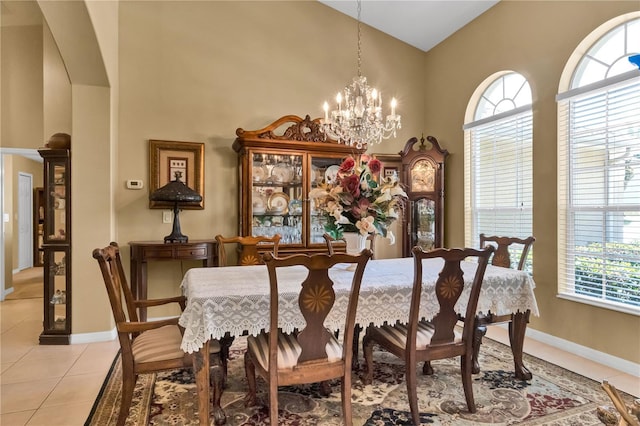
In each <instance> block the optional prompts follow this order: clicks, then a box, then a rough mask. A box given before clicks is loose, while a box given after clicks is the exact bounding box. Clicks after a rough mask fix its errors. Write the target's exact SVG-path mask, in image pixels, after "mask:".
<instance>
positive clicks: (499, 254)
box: [480, 234, 536, 271]
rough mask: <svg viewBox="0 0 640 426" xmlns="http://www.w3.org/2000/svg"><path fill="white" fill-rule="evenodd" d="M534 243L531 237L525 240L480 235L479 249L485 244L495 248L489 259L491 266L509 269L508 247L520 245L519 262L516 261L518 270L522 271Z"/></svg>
mask: <svg viewBox="0 0 640 426" xmlns="http://www.w3.org/2000/svg"><path fill="white" fill-rule="evenodd" d="M535 241H536V239H535V237H533V236H531V237H528V238H525V239H521V238H517V237H498V236H487V235H485V234H480V248H484V247H485V246H486V245H487V243H490V244H491V245H494V246H495V247H496V252H495V253H494V255H493V258H492V259H491V264H492V265H493V266H502V267H503V268H511V254H510V253H509V247H510V246H512V245H514V244H515V245H522V252H521V253H520V260H519V261H518V270H520V271H522V270H523V269H524V264H525V262H526V261H527V256H528V255H529V249H531V246H533V243H534V242H535Z"/></svg>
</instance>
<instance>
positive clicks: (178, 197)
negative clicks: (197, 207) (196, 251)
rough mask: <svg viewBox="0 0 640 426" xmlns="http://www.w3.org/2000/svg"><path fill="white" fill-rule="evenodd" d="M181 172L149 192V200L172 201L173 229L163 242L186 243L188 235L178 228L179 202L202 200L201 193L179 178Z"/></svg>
mask: <svg viewBox="0 0 640 426" xmlns="http://www.w3.org/2000/svg"><path fill="white" fill-rule="evenodd" d="M181 175H182V173H180V172H176V175H175V180H172V181H171V182H169V183H167V184H166V185H164V186H163V187H161V188H158V189H157V190H155V191H153V192H152V193H151V194H149V199H150V200H151V201H168V202H172V203H173V230H172V232H171V234H170V235H167V236H166V237H164V242H165V243H186V242H188V241H189V237H187V236H186V235H182V232H181V230H180V217H179V214H180V209H179V208H178V205H179V204H181V203H191V202H200V201H202V195H200V194H198V193H197V192H196V191H194V190H193V189H191V188H189V187H188V186H187V185H185V184H184V182H182V181H181V180H180V178H181Z"/></svg>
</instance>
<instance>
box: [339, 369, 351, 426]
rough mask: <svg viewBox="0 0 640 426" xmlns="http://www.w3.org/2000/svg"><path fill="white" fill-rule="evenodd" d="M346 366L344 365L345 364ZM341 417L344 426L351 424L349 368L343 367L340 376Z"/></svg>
mask: <svg viewBox="0 0 640 426" xmlns="http://www.w3.org/2000/svg"><path fill="white" fill-rule="evenodd" d="M345 367H346V366H345ZM341 391H342V417H343V418H344V426H351V424H352V412H351V369H349V368H345V374H344V376H343V377H342V387H341Z"/></svg>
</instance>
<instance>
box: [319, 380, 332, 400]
mask: <svg viewBox="0 0 640 426" xmlns="http://www.w3.org/2000/svg"><path fill="white" fill-rule="evenodd" d="M320 395H322V396H325V397H326V396H329V395H331V385H330V384H329V381H328V380H323V381H322V382H320Z"/></svg>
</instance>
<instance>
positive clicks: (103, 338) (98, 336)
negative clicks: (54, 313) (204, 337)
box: [71, 317, 172, 345]
mask: <svg viewBox="0 0 640 426" xmlns="http://www.w3.org/2000/svg"><path fill="white" fill-rule="evenodd" d="M168 318H172V317H157V318H148V320H149V321H159V320H163V319H168ZM117 338H118V332H117V331H116V328H115V327H114V328H112V329H111V330H107V331H98V332H95V333H73V334H71V344H72V345H75V344H83V343H99V342H110V341H111V340H115V339H117Z"/></svg>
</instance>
